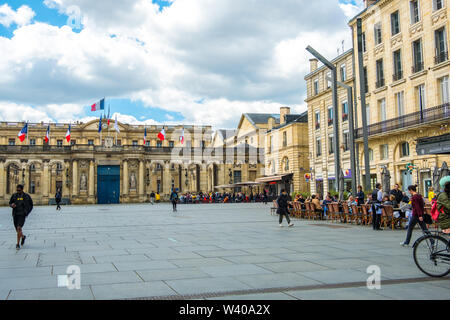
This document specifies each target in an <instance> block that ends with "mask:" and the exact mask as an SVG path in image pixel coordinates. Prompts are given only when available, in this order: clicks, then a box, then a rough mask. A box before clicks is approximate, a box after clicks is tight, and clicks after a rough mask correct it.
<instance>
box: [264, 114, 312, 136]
mask: <svg viewBox="0 0 450 320" xmlns="http://www.w3.org/2000/svg"><path fill="white" fill-rule="evenodd" d="M291 123H308V111H305V112H303V113H302V114H288V115H286V122H285V123H283V124H282V125H279V126H278V127H273V128H272V130H269V132H270V131H273V130H278V129H280V128H283V127H286V126H288V125H290V124H291Z"/></svg>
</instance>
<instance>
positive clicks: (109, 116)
mask: <svg viewBox="0 0 450 320" xmlns="http://www.w3.org/2000/svg"><path fill="white" fill-rule="evenodd" d="M110 111H111V105H108V118H107V119H108V127H109V123H110V122H111V119H110V118H111V115H110ZM108 130H109V128H108Z"/></svg>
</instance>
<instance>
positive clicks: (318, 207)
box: [311, 194, 323, 219]
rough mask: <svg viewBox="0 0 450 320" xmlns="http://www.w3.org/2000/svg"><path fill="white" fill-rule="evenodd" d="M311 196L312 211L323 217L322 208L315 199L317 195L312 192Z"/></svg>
mask: <svg viewBox="0 0 450 320" xmlns="http://www.w3.org/2000/svg"><path fill="white" fill-rule="evenodd" d="M311 198H312V200H311V203H312V204H313V205H314V211H315V212H317V213H320V217H321V219H323V208H322V206H321V205H320V200H319V199H317V196H316V195H315V194H313V195H312V196H311Z"/></svg>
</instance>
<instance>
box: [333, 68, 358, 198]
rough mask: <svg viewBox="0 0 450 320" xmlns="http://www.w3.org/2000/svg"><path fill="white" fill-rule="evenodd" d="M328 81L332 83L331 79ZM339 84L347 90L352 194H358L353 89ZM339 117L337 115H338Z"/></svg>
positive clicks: (340, 83)
mask: <svg viewBox="0 0 450 320" xmlns="http://www.w3.org/2000/svg"><path fill="white" fill-rule="evenodd" d="M327 80H329V81H331V80H332V79H331V78H330V77H327ZM337 84H338V85H339V86H341V87H343V88H345V89H347V100H348V123H349V125H348V127H349V128H348V131H349V145H350V169H351V171H352V194H353V195H354V194H356V152H355V121H354V112H353V88H352V87H350V86H349V85H346V84H345V83H342V82H339V81H337ZM336 117H337V114H336Z"/></svg>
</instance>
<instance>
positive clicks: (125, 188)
mask: <svg viewBox="0 0 450 320" xmlns="http://www.w3.org/2000/svg"><path fill="white" fill-rule="evenodd" d="M122 191H123V192H122V194H123V195H124V196H126V195H128V160H123V186H122Z"/></svg>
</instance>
